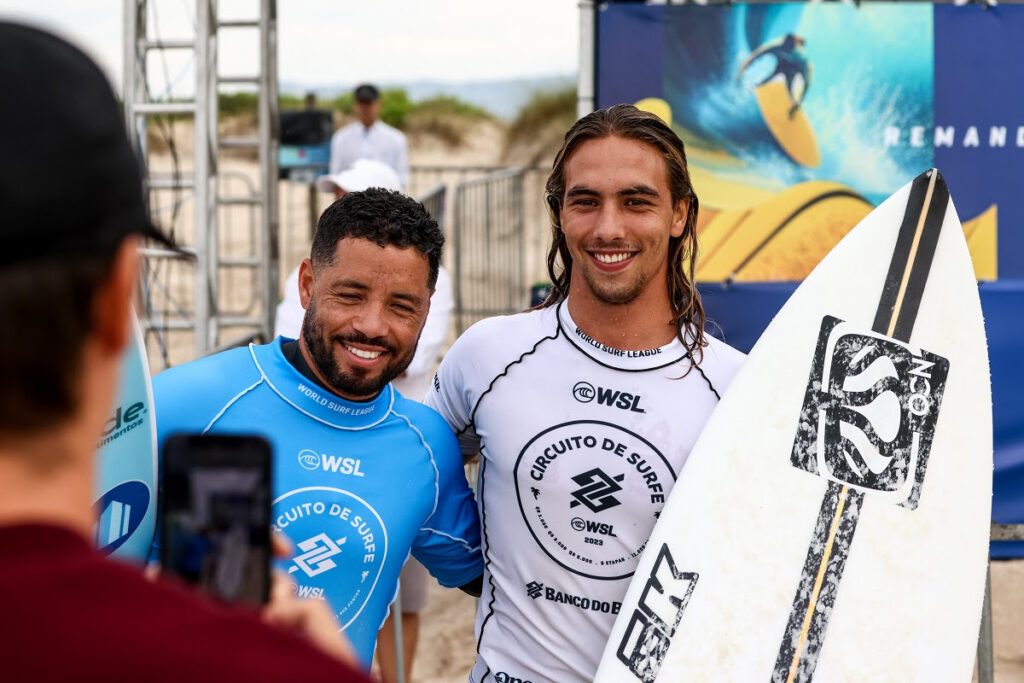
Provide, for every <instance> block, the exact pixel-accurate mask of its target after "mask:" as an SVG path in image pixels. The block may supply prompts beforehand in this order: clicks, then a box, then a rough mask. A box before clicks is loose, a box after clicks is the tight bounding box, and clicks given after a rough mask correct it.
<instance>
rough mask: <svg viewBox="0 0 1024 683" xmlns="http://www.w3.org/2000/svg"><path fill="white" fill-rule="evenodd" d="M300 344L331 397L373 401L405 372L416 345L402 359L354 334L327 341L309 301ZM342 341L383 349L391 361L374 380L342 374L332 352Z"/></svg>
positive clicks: (379, 343) (390, 348)
mask: <svg viewBox="0 0 1024 683" xmlns="http://www.w3.org/2000/svg"><path fill="white" fill-rule="evenodd" d="M302 340H303V341H304V342H305V344H306V348H307V349H308V350H309V355H310V359H311V360H312V361H313V367H314V368H316V371H317V372H319V373H320V376H321V377H323V379H324V381H325V382H326V383H327V386H328V387H329V388H330V389H331V390H332V391H334V393H336V394H338V395H340V396H344V397H359V398H363V399H371V398H375V397H376V396H377V395H378V394H379V393H380V392H381V391H382V390H383V389H384V387H386V386H387V385H388V382H390V381H391V380H393V379H394V378H396V377H398V376H399V375H401V374H402V373H403V372H405V369H406V368H407V367H409V363H411V362H412V359H413V356H415V355H416V344H414V345H413V346H412V348H411V349H409V351H408V352H407V353H406V354H405V355H404V356H398V355H396V354H397V349H395V348H394V347H393V346H392V345H391V344H389V343H387V342H386V341H384V340H383V339H369V338H367V337H366V336H365V335H358V334H353V335H350V336H348V337H340V336H333V337H328V336H327V334H326V333H325V332H324V325H323V323H322V322H320V319H319V317H318V316H317V312H316V303H315V302H314V300H312V299H310V301H309V306H308V307H307V309H306V315H305V317H304V318H303V319H302ZM345 341H349V342H355V343H358V344H373V345H376V346H383V347H384V348H386V349H387V350H388V353H389V354H390V355H391V358H392V360H391V362H390V363H389V364H388V365H386V366H385V367H384V369H383V370H382V371H381V373H380V375H378V376H376V377H368V376H366V375H365V374H363V373H361V372H359V373H358V374H357V373H351V372H344V371H342V369H341V368H340V367H338V361H337V359H336V358H335V357H334V352H333V348H334V345H335V344H341V343H343V342H345ZM417 341H418V340H417Z"/></svg>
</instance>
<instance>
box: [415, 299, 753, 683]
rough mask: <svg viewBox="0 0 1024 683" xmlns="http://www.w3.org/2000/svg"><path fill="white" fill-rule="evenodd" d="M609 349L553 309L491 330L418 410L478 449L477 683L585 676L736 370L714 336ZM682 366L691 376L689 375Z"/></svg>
mask: <svg viewBox="0 0 1024 683" xmlns="http://www.w3.org/2000/svg"><path fill="white" fill-rule="evenodd" d="M709 342H710V343H709V346H707V347H706V348H705V349H704V356H703V360H701V362H700V365H699V366H698V367H691V361H690V358H689V357H688V356H687V354H686V350H685V348H684V347H683V345H682V344H681V343H680V342H679V341H678V340H673V342H672V343H670V344H668V345H666V346H663V347H660V348H656V349H647V350H641V351H622V350H619V349H613V348H609V347H606V346H604V345H603V344H601V343H599V342H597V341H595V340H593V339H591V338H590V337H588V336H587V335H586V334H585V333H583V332H582V331H581V330H579V329H578V328H577V327H576V325H575V324H574V323H573V321H572V320H571V318H570V317H569V313H568V307H567V306H566V304H565V303H564V302H563V303H562V304H560V305H559V306H557V307H549V308H545V309H542V310H539V311H532V312H529V313H521V314H518V315H512V316H507V317H501V318H491V319H489V320H484V321H481V322H479V323H477V324H476V325H474V326H473V327H471V328H470V329H469V330H467V331H466V332H465V334H463V335H462V337H460V338H459V339H458V340H457V341H456V342H455V344H454V346H452V348H451V350H450V351H449V352H448V354H447V355H446V356H445V359H444V361H443V362H442V363H441V367H440V368H439V369H438V373H437V376H436V377H435V378H434V387H433V389H432V390H431V391H430V392H429V394H428V397H427V399H426V403H427V404H428V405H429V406H431V407H433V408H434V409H435V410H437V411H438V412H439V413H441V415H442V416H443V417H444V418H445V419H446V420H447V421H448V424H449V425H451V427H452V429H453V430H455V432H456V433H457V435H458V437H459V442H460V446H461V448H462V452H463V453H464V454H465V455H471V454H474V453H477V452H479V453H480V454H481V464H480V476H479V482H478V485H479V486H478V493H477V495H478V501H477V503H478V505H479V507H480V514H481V524H482V527H483V542H484V558H485V573H484V586H483V595H482V596H481V598H480V602H479V609H478V610H477V616H476V636H477V652H478V655H477V661H476V665H475V667H474V668H473V671H472V673H471V674H470V681H472V682H473V683H483V682H484V681H495V682H497V683H501V682H502V681H523V682H524V683H526V682H528V681H529V682H532V683H540V682H541V681H558V682H560V683H561V682H564V681H590V680H592V679H593V675H594V672H595V671H596V669H597V664H598V662H599V661H600V658H601V652H602V650H603V648H604V644H605V641H606V640H607V637H608V633H609V632H610V631H611V627H612V623H613V622H614V620H615V617H616V614H617V613H618V611H619V608H620V603H621V600H622V597H623V596H624V595H625V592H626V588H627V586H628V585H629V581H630V578H631V576H632V574H633V571H634V569H635V567H636V564H637V562H638V558H639V556H640V553H641V552H643V549H644V546H645V544H646V542H647V538H648V536H649V534H650V532H651V529H652V527H653V526H654V523H655V521H656V519H657V517H658V514H659V513H660V511H661V508H662V507H663V505H664V503H665V499H666V497H667V495H668V492H669V490H670V489H671V488H672V485H673V484H674V482H675V480H676V478H677V477H678V475H679V471H680V469H681V468H682V467H683V465H684V464H685V462H686V459H687V456H688V455H689V453H690V450H691V448H692V447H693V444H694V442H695V441H696V439H697V436H698V435H699V434H700V431H701V429H702V428H703V427H704V423H705V421H706V420H707V418H708V416H709V415H710V414H711V411H712V410H713V409H714V408H715V405H716V404H717V403H718V397H719V396H720V395H721V394H722V392H723V391H724V390H725V387H726V386H727V385H728V384H729V382H730V381H731V380H732V377H733V375H734V374H735V372H736V370H737V369H738V368H739V366H740V364H741V363H742V362H743V359H744V356H743V354H742V353H740V352H739V351H736V350H735V349H733V348H731V347H730V346H728V345H726V344H724V343H722V342H720V341H718V340H716V339H709ZM688 371H689V372H688Z"/></svg>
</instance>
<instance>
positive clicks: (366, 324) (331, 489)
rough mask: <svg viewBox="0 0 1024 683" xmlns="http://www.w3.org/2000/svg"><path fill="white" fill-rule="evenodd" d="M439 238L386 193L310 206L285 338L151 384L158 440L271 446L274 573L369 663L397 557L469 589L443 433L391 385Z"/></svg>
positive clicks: (462, 527)
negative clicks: (324, 612)
mask: <svg viewBox="0 0 1024 683" xmlns="http://www.w3.org/2000/svg"><path fill="white" fill-rule="evenodd" d="M443 243H444V236H443V234H442V233H441V231H440V229H439V228H438V226H437V223H436V222H435V221H434V220H433V219H432V218H430V216H429V215H428V214H427V212H426V211H425V210H424V209H423V207H422V205H420V204H419V203H417V202H415V201H414V200H412V199H410V198H408V197H405V196H403V195H401V194H399V193H397V192H391V191H387V190H383V189H380V188H371V189H368V190H366V191H365V192H353V193H350V194H347V195H345V196H344V197H343V198H341V199H339V200H337V201H336V202H334V204H332V205H331V206H330V207H328V208H327V210H326V211H324V213H323V215H322V216H321V217H320V221H319V224H318V226H317V230H316V235H315V236H314V238H313V246H312V252H311V256H310V258H307V259H305V260H304V261H303V263H302V266H301V270H300V274H299V291H300V295H301V299H302V304H303V306H304V307H305V308H306V315H305V319H304V320H303V324H302V332H301V335H300V338H299V339H298V340H291V339H288V338H286V337H278V338H277V339H276V340H275V341H274V342H273V343H271V344H267V345H264V346H254V345H251V346H249V347H248V348H240V349H233V350H231V351H226V352H223V353H219V354H216V355H214V356H211V357H208V358H204V359H201V360H197V361H194V362H191V363H188V364H186V365H182V366H179V367H176V368H172V369H170V370H167V371H165V372H163V373H161V374H160V375H158V376H157V377H156V378H155V379H154V382H153V391H154V405H155V406H156V410H157V416H156V419H157V426H158V430H159V434H158V436H159V439H160V443H161V444H162V443H163V442H164V439H166V437H167V436H168V435H170V434H172V433H175V432H204V433H205V432H218V433H232V432H234V433H255V434H260V435H262V436H264V437H266V438H267V439H269V440H270V442H271V443H272V444H273V446H274V502H273V518H272V519H273V525H274V528H275V529H276V530H278V531H280V532H282V533H284V534H285V535H287V536H288V537H289V538H290V539H291V541H292V542H293V543H294V544H295V546H296V554H295V557H294V558H293V559H292V560H290V561H289V562H288V563H287V565H286V566H285V567H284V569H285V570H286V571H287V572H288V573H289V574H290V575H291V577H292V578H293V579H294V580H295V582H296V583H297V591H298V593H299V595H301V596H310V597H319V598H321V599H324V600H326V601H327V602H328V603H329V604H330V606H331V608H332V611H333V612H334V614H335V616H336V617H337V619H338V623H339V624H340V625H341V626H342V628H343V630H344V631H345V633H346V635H347V636H348V637H349V639H350V640H351V642H352V645H353V647H354V648H355V650H356V653H357V655H358V656H359V658H360V660H361V662H362V664H363V665H364V666H365V667H369V664H370V661H371V658H372V655H373V649H374V644H375V639H376V634H377V631H378V629H379V628H380V626H381V624H382V622H383V621H384V619H385V616H386V614H387V609H388V605H389V604H390V603H391V601H392V600H393V599H394V596H395V590H396V585H397V581H398V574H399V571H400V570H401V568H402V565H403V563H404V562H405V560H406V558H407V557H408V556H409V553H410V550H411V552H412V555H413V556H415V557H416V559H418V560H419V561H420V562H422V563H423V564H424V565H425V566H426V567H427V569H428V570H430V572H431V574H432V575H433V576H434V577H436V578H437V580H438V581H439V582H440V583H441V584H442V585H444V586H450V587H453V586H459V587H462V588H463V589H464V590H466V591H467V592H470V593H475V594H479V577H480V576H481V575H482V573H483V561H482V556H481V553H480V533H479V525H478V518H477V511H476V506H475V503H474V501H473V496H472V493H471V492H470V490H469V488H468V486H467V483H466V479H465V476H464V473H463V469H462V455H461V453H460V450H459V446H458V444H457V442H456V440H455V437H454V435H453V434H452V432H451V430H450V429H449V428H448V426H447V425H446V424H445V422H444V420H442V419H441V417H440V416H438V415H437V413H435V412H434V411H432V410H431V409H429V408H427V407H425V406H423V405H422V404H420V403H417V402H415V401H412V400H407V399H405V398H404V397H402V396H401V395H400V394H399V393H398V392H397V391H395V390H394V388H393V387H392V386H391V384H390V381H391V380H392V379H394V378H395V377H397V376H398V375H399V374H401V373H402V372H403V371H404V370H405V368H406V367H407V366H408V364H409V362H410V360H411V359H412V357H413V354H414V353H415V351H416V344H417V340H418V338H419V334H420V331H421V329H422V327H423V323H424V320H425V318H426V315H427V310H428V308H429V300H430V295H431V293H432V290H433V287H434V283H435V281H436V278H437V272H438V266H439V263H440V256H441V247H442V245H443Z"/></svg>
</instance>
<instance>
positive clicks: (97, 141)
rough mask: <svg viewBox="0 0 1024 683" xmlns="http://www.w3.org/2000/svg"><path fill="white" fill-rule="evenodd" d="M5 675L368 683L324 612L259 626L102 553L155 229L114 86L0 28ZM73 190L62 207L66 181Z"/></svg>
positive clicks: (303, 608) (76, 58) (48, 42)
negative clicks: (107, 445)
mask: <svg viewBox="0 0 1024 683" xmlns="http://www.w3.org/2000/svg"><path fill="white" fill-rule="evenodd" d="M0 92H3V93H7V94H9V95H11V96H12V99H11V100H10V101H9V102H7V103H6V104H5V106H4V107H3V108H0V216H2V217H3V218H2V219H0V323H2V324H0V605H2V608H0V610H2V613H3V617H4V622H5V623H6V624H7V626H8V627H7V628H6V629H4V636H3V638H2V640H0V662H2V664H0V672H2V674H0V678H3V680H10V681H22V680H46V681H50V680H112V681H137V680H146V681H182V680H245V681H279V680H288V679H292V678H295V679H300V680H303V681H328V680H330V681H365V680H366V679H365V678H363V676H362V675H360V674H358V673H356V672H355V671H354V670H353V669H351V668H350V667H349V666H347V665H346V664H345V663H343V662H344V661H345V660H346V659H349V660H350V658H351V654H350V651H349V649H348V647H347V646H346V644H345V643H344V641H343V640H341V639H340V638H339V637H338V635H337V624H336V622H334V620H333V618H332V617H331V615H330V614H329V613H327V612H326V610H325V609H324V606H323V604H322V603H319V602H317V601H299V600H297V599H296V598H295V597H294V595H293V594H292V591H291V589H290V587H289V586H288V585H287V584H278V586H276V587H275V591H274V595H273V597H272V599H271V602H270V604H269V605H267V606H266V607H265V608H264V610H263V613H262V620H263V622H270V623H269V624H268V623H261V620H260V618H259V616H258V615H257V614H254V613H247V612H243V611H240V610H233V609H230V608H227V607H224V606H220V605H216V604H214V603H212V602H209V601H207V600H205V599H203V598H200V597H199V596H197V595H194V594H192V593H191V592H189V591H188V590H186V589H185V588H184V587H181V586H177V585H174V584H172V583H167V582H164V581H160V580H158V581H149V580H147V579H146V578H144V577H143V575H142V573H141V571H139V570H138V569H136V568H133V567H130V566H127V565H122V564H119V563H117V562H115V561H113V560H108V559H106V558H103V557H101V556H100V555H99V553H97V552H96V551H95V550H93V549H92V548H91V547H90V544H89V539H90V537H91V535H92V533H91V532H92V528H93V524H94V522H95V518H94V511H93V506H92V503H93V479H94V475H95V471H94V469H95V462H94V458H95V455H94V454H95V450H96V444H97V442H98V441H99V437H100V432H101V431H102V429H103V426H104V422H105V421H106V420H107V418H108V416H109V411H110V406H111V405H112V403H113V400H114V391H115V388H116V386H117V375H118V370H119V367H120V359H121V354H122V351H123V350H124V349H125V347H126V346H127V344H128V339H129V329H130V319H131V303H130V302H131V297H132V292H133V289H134V287H135V283H136V280H137V279H138V275H139V270H138V267H139V257H138V246H139V243H140V240H139V238H140V237H145V238H150V239H155V240H158V241H161V242H163V243H165V244H167V245H168V246H170V243H169V242H168V241H167V240H166V239H165V238H164V237H163V236H161V234H160V233H159V231H157V230H156V229H155V228H154V227H152V226H151V224H150V223H149V221H148V219H147V216H146V212H145V208H144V203H143V198H142V192H141V180H140V175H139V169H138V166H137V164H136V161H135V157H134V155H133V153H132V150H131V148H130V146H129V144H128V140H127V137H126V135H125V132H124V129H123V124H122V120H121V115H120V112H119V110H118V105H117V102H116V100H115V99H114V94H113V91H112V90H111V88H110V85H109V83H108V82H107V80H106V78H105V76H104V75H103V74H102V72H101V71H100V70H99V68H98V67H97V66H96V65H95V64H93V63H92V62H91V61H90V60H89V59H88V58H87V57H85V55H83V54H82V53H81V52H79V51H78V50H77V49H76V48H74V47H72V46H70V45H68V44H67V43H65V42H63V41H62V40H60V39H58V38H55V37H54V36H51V35H49V34H47V33H44V32H41V31H38V30H35V29H31V28H28V27H25V26H20V25H17V24H12V23H6V22H0ZM68 160H72V161H73V163H74V165H75V168H76V178H75V182H73V183H68V184H66V185H64V186H63V187H62V188H61V190H60V198H59V200H57V199H56V194H55V193H54V190H53V185H52V182H51V181H52V178H53V171H54V169H55V168H60V167H61V166H63V165H66V164H67V162H68Z"/></svg>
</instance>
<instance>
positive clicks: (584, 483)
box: [569, 468, 626, 512]
mask: <svg viewBox="0 0 1024 683" xmlns="http://www.w3.org/2000/svg"><path fill="white" fill-rule="evenodd" d="M625 478H626V475H624V474H616V475H615V476H613V477H609V476H608V475H607V474H605V473H604V472H603V471H602V470H600V469H599V468H594V469H592V470H588V471H586V472H584V473H582V474H577V475H576V476H575V477H573V478H572V480H573V481H574V482H576V483H577V484H579V485H580V488H578V489H576V490H575V491H573V492H572V497H573V498H575V499H576V500H574V501H572V502H571V503H569V507H571V508H574V507H576V506H577V505H586V506H587V507H588V508H590V511H591V512H601V511H603V510H607V509H609V508H613V507H615V506H616V505H619V504H620V503H619V499H618V498H616V497H615V496H613V495H612V494H613V493H618V492H619V491H621V490H622V487H621V486H619V482H620V481H622V480H623V479H625Z"/></svg>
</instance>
